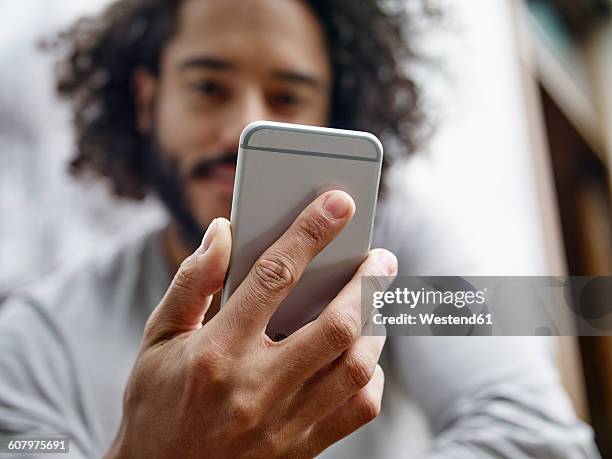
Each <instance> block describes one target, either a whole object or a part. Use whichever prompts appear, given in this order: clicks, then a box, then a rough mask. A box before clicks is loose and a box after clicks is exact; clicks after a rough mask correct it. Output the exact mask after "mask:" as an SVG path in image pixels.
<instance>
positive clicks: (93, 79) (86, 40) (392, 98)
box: [53, 0, 431, 199]
mask: <svg viewBox="0 0 612 459" xmlns="http://www.w3.org/2000/svg"><path fill="white" fill-rule="evenodd" d="M408 3H410V2H408ZM417 3H419V5H421V6H423V5H425V7H424V8H421V9H419V11H426V12H428V14H430V13H431V10H430V8H429V7H427V6H426V3H427V2H426V1H425V0H422V1H421V2H418V1H417ZM180 4H181V2H180V1H177V0H118V1H115V2H114V3H112V4H111V5H110V6H109V7H107V8H106V10H104V11H103V12H102V13H101V14H100V15H98V16H95V17H90V18H82V19H80V20H79V21H77V22H76V23H75V24H74V25H73V26H72V27H71V28H70V29H69V30H67V31H66V32H63V33H61V34H60V35H59V36H58V37H57V39H56V40H55V41H54V44H53V46H54V49H56V50H59V52H60V53H61V59H60V61H59V62H58V67H57V71H58V82H57V90H58V92H59V94H60V96H62V97H63V98H65V99H67V100H68V101H69V102H70V103H71V105H72V107H73V114H74V119H73V121H74V125H75V128H76V148H77V154H76V156H75V157H74V158H73V159H72V161H71V163H70V170H71V172H72V173H73V174H75V175H79V174H81V173H83V172H86V171H93V172H95V173H97V174H100V175H102V176H105V177H108V179H110V181H111V183H112V186H113V191H114V193H115V194H116V195H118V196H124V197H129V198H133V199H142V198H143V197H144V196H145V195H146V194H147V192H148V191H149V189H150V188H151V184H150V183H149V181H150V180H149V178H148V177H147V174H146V172H145V169H146V167H145V164H146V158H145V155H146V154H147V148H146V147H147V143H146V142H147V139H145V138H143V136H142V135H141V134H140V133H139V131H138V129H137V126H136V111H135V110H136V109H135V104H134V101H133V94H132V85H131V75H132V72H133V71H134V69H135V68H137V67H144V68H146V69H148V70H149V71H150V72H152V73H153V74H155V75H157V74H158V73H159V63H160V57H161V53H162V51H163V50H164V47H165V45H166V44H167V43H168V41H169V40H170V38H171V37H172V36H173V34H174V32H175V29H176V25H177V24H176V22H177V12H178V9H179V7H180ZM307 4H308V5H310V7H311V8H312V10H313V11H314V12H315V14H316V16H317V17H318V18H319V20H320V21H321V24H322V25H323V28H324V30H325V33H326V36H327V41H328V44H329V45H328V46H329V55H330V58H331V62H332V70H333V76H334V83H333V89H332V101H331V127H337V128H343V129H357V130H365V131H369V132H372V133H374V134H376V135H377V136H379V137H380V138H381V140H382V141H383V144H384V146H385V152H386V155H385V157H386V159H385V164H384V165H383V169H386V168H388V166H389V164H390V163H391V162H393V160H394V159H397V158H401V157H405V156H408V155H409V154H411V153H413V152H414V151H415V150H417V148H419V147H420V146H421V144H422V142H423V141H424V139H425V137H426V136H427V133H428V131H429V129H428V126H427V123H426V116H425V110H424V109H423V96H422V93H421V90H420V87H419V85H417V84H416V82H415V80H414V78H412V77H411V76H410V75H408V74H407V73H406V71H405V69H406V68H410V64H411V62H414V61H415V60H416V59H417V57H418V53H416V52H415V48H414V44H413V40H412V39H413V38H414V36H415V35H416V31H417V30H418V27H416V21H417V20H418V19H419V18H418V17H417V15H416V14H414V10H411V11H413V12H412V13H410V14H409V13H408V12H407V11H409V10H407V9H406V8H405V6H407V5H406V2H399V4H398V3H397V2H389V1H387V2H385V4H382V5H381V4H380V2H378V1H376V0H358V1H355V0H307Z"/></svg>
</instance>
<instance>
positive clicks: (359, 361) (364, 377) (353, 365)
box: [344, 353, 375, 389]
mask: <svg viewBox="0 0 612 459" xmlns="http://www.w3.org/2000/svg"><path fill="white" fill-rule="evenodd" d="M374 369H375V366H374V365H373V364H372V362H370V361H369V360H368V359H367V358H365V357H363V356H361V355H359V354H357V353H353V354H351V355H349V356H347V358H346V360H345V363H344V370H345V375H346V377H347V379H348V382H349V384H350V386H351V387H352V388H356V389H361V388H362V387H365V386H366V385H367V384H368V383H369V382H370V380H371V379H372V376H374Z"/></svg>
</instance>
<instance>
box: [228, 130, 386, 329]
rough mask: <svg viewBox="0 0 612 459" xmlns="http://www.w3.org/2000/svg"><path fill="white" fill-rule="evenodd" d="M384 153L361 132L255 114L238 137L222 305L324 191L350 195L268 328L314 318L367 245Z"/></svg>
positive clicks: (293, 326) (300, 323) (290, 326)
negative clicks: (334, 231) (341, 218)
mask: <svg viewBox="0 0 612 459" xmlns="http://www.w3.org/2000/svg"><path fill="white" fill-rule="evenodd" d="M382 159H383V149H382V145H381V143H380V141H379V140H378V139H377V138H376V137H375V136H374V135H372V134H369V133H367V132H358V131H347V130H340V129H330V128H321V127H312V126H302V125H297V124H285V123H276V122H270V121H257V122H254V123H251V124H249V125H248V126H247V127H245V128H244V130H243V131H242V135H241V136H240V148H239V150H238V163H237V167H236V179H235V182H234V195H233V202H232V213H231V226H232V236H233V241H232V253H231V258H230V265H229V270H228V274H227V277H226V279H225V285H224V288H223V295H222V300H221V304H222V305H223V304H224V303H225V302H226V301H227V299H228V298H229V297H230V296H231V295H232V293H233V292H234V291H235V290H236V288H237V287H238V286H239V285H240V283H241V282H242V281H243V279H244V278H245V277H246V275H247V274H248V272H249V270H250V269H251V267H252V266H253V264H254V263H255V261H256V260H257V258H259V256H260V255H261V254H262V253H263V252H264V251H265V250H266V249H267V248H268V247H269V246H270V245H272V243H274V241H276V240H277V239H278V238H279V237H280V236H281V235H282V234H283V233H284V232H285V230H287V228H289V226H290V225H291V223H292V222H293V221H294V220H295V218H296V217H297V216H298V215H299V214H300V212H301V211H302V210H303V209H304V208H305V207H306V206H307V205H308V204H309V203H310V202H312V201H313V200H314V199H315V198H316V197H317V196H319V195H321V194H322V193H324V192H325V191H328V190H332V189H339V190H343V191H345V192H347V193H348V194H350V195H351V196H352V198H353V200H354V201H355V204H356V211H355V215H354V217H353V219H352V220H351V222H350V223H349V224H348V225H347V226H346V228H345V229H344V231H342V233H341V234H340V235H339V236H338V237H337V238H336V239H334V240H333V241H332V242H331V243H330V244H329V245H328V246H327V247H326V248H325V249H324V250H323V251H322V252H321V253H320V254H319V255H318V256H317V257H316V258H315V259H314V260H313V261H312V262H311V263H310V265H308V267H307V269H306V271H305V272H304V274H303V276H302V278H301V279H300V281H299V282H298V284H297V285H296V287H295V288H294V289H293V290H292V291H291V292H290V293H289V295H288V296H287V298H286V299H285V300H284V301H283V302H282V303H281V304H280V306H279V307H278V309H277V311H276V312H275V314H274V315H273V317H272V319H271V320H270V322H269V324H268V328H267V330H266V333H267V334H268V336H269V337H270V338H272V339H274V340H276V341H279V340H281V339H283V338H285V337H286V336H288V335H290V334H291V333H293V332H294V331H296V330H298V329H299V328H300V327H302V326H303V325H305V324H306V323H308V322H310V321H311V320H313V319H315V318H316V317H317V316H318V315H319V314H320V313H321V311H322V310H323V309H324V308H325V306H326V305H327V304H328V303H329V302H330V301H331V300H332V299H333V298H334V297H335V296H336V295H337V294H338V292H339V291H340V290H341V289H342V287H344V285H346V283H347V282H348V281H349V280H350V279H351V277H352V276H353V274H354V273H355V271H356V270H357V268H358V267H359V265H360V264H361V262H362V261H363V260H364V259H365V257H366V256H367V254H368V251H369V250H370V242H371V238H372V226H373V222H374V213H375V210H376V200H377V196H378V185H379V181H380V171H381V165H382Z"/></svg>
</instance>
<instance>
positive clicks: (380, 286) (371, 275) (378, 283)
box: [364, 272, 387, 292]
mask: <svg viewBox="0 0 612 459" xmlns="http://www.w3.org/2000/svg"><path fill="white" fill-rule="evenodd" d="M381 276H384V275H383V274H381V273H379V272H368V273H367V274H366V275H365V276H364V277H365V278H366V279H367V280H366V282H367V283H368V287H369V288H370V289H371V291H373V292H384V291H385V290H387V285H386V282H385V281H384V280H383V278H382V277H381Z"/></svg>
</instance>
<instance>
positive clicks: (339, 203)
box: [323, 193, 349, 220]
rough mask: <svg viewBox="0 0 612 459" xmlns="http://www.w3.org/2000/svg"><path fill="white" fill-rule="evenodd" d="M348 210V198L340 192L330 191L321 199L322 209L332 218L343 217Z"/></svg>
mask: <svg viewBox="0 0 612 459" xmlns="http://www.w3.org/2000/svg"><path fill="white" fill-rule="evenodd" d="M348 210H349V203H348V200H347V199H346V197H345V196H343V195H341V194H340V193H332V194H330V195H329V196H327V197H326V198H325V201H323V211H324V212H325V214H326V215H327V216H328V217H329V218H331V219H333V220H338V219H340V218H342V217H344V216H345V215H346V214H347V213H348Z"/></svg>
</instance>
